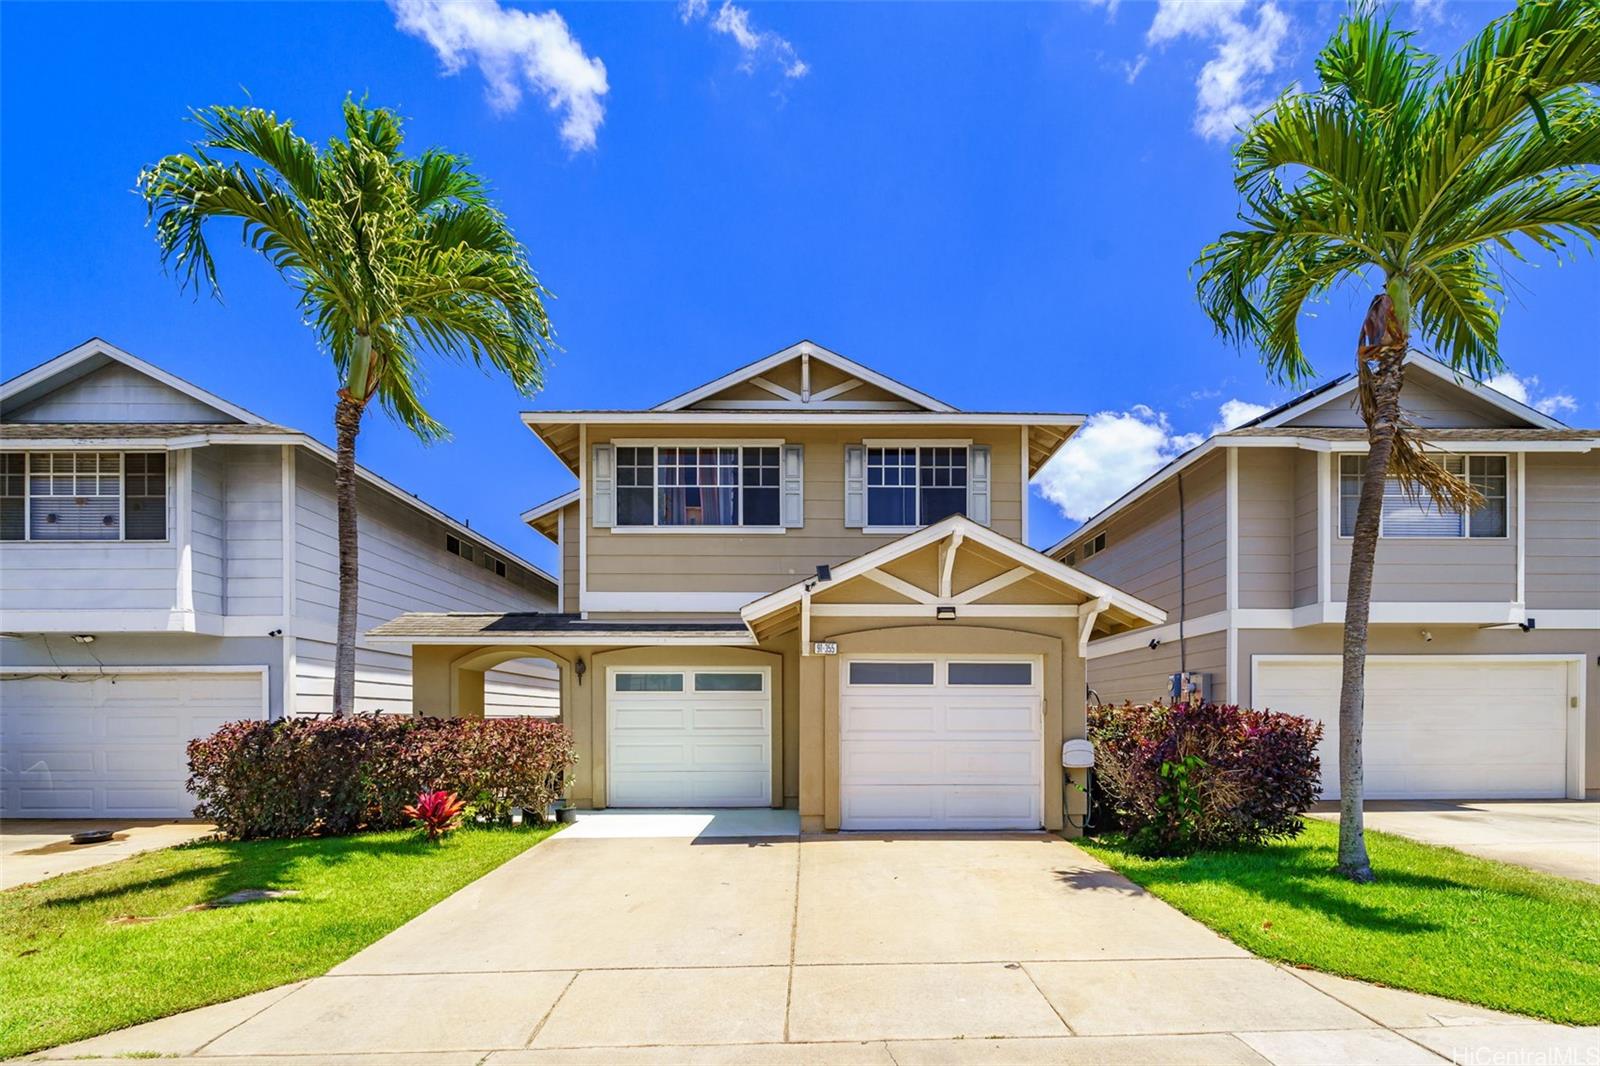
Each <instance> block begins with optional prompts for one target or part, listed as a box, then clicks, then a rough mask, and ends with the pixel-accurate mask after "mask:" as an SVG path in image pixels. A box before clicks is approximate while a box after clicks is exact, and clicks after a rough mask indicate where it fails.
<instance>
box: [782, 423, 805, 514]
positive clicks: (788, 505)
mask: <svg viewBox="0 0 1600 1066" xmlns="http://www.w3.org/2000/svg"><path fill="white" fill-rule="evenodd" d="M805 484H806V450H805V445H803V444H785V445H784V446H783V527H784V528H785V529H799V528H800V527H801V526H803V525H805V524H806V489H805Z"/></svg>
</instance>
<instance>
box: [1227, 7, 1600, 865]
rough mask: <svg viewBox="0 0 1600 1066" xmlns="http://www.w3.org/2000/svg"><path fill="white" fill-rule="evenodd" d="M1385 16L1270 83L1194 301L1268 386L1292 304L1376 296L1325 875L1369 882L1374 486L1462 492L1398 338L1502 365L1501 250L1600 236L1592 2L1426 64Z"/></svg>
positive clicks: (1360, 12) (1345, 33)
mask: <svg viewBox="0 0 1600 1066" xmlns="http://www.w3.org/2000/svg"><path fill="white" fill-rule="evenodd" d="M1410 37H1411V35H1410V34H1408V33H1403V32H1397V31H1396V30H1394V29H1393V28H1392V27H1391V25H1390V22H1389V20H1388V19H1387V17H1382V16H1379V15H1378V14H1376V13H1375V12H1374V11H1373V10H1372V9H1371V8H1370V7H1363V8H1358V9H1357V10H1356V11H1355V12H1354V13H1352V14H1350V15H1349V16H1347V17H1346V18H1345V19H1344V20H1343V21H1342V22H1341V24H1340V26H1339V29H1338V30H1337V31H1336V32H1335V34H1334V35H1333V37H1332V39H1331V40H1329V42H1328V43H1327V45H1326V46H1325V47H1324V48H1323V50H1322V52H1321V54H1320V55H1319V56H1318V58H1317V63H1316V69H1317V73H1318V75H1319V76H1320V80H1321V86H1320V88H1317V89H1315V90H1313V91H1309V92H1295V91H1291V92H1289V93H1286V94H1285V95H1284V96H1283V97H1282V98H1280V99H1279V100H1278V102H1277V103H1276V105H1275V106H1274V107H1273V108H1272V109H1271V110H1270V112H1268V113H1267V114H1265V115H1263V116H1262V117H1261V118H1260V120H1259V121H1258V122H1257V124H1256V125H1254V126H1253V127H1252V128H1251V129H1249V130H1248V131H1247V132H1245V134H1244V137H1243V141H1242V143H1241V144H1240V145H1239V147H1238V149H1237V151H1236V153H1235V179H1234V181H1235V185H1236V186H1237V188H1238V192H1239V196H1240V199H1241V209H1240V212H1239V218H1240V220H1241V221H1242V222H1243V223H1244V227H1243V228H1242V229H1238V230H1233V231H1230V232H1227V233H1224V234H1223V235H1222V236H1221V238H1220V239H1219V240H1217V241H1216V242H1215V243H1214V244H1211V245H1208V246H1207V247H1206V248H1205V249H1204V251H1203V252H1202V253H1201V255H1200V257H1199V259H1198V261H1197V262H1196V264H1195V266H1196V269H1197V270H1198V271H1199V274H1200V276H1199V280H1198V286H1197V287H1198V292H1199V298H1200V303H1201V305H1202V306H1203V307H1204V309H1205V311H1206V313H1207V314H1208V315H1209V316H1210V318H1211V320H1212V322H1213V324H1214V325H1215V326H1216V328H1217V330H1218V331H1219V333H1221V334H1222V335H1223V336H1224V337H1225V338H1227V339H1229V340H1232V341H1233V342H1235V343H1237V344H1240V345H1241V346H1242V345H1245V344H1249V345H1252V346H1255V347H1256V348H1258V350H1259V351H1260V354H1261V359H1262V362H1263V363H1264V364H1265V365H1266V368H1267V370H1268V373H1269V374H1270V375H1271V376H1272V377H1274V378H1275V379H1277V380H1278V381H1280V382H1281V383H1284V384H1291V385H1298V384H1300V383H1302V382H1305V381H1307V380H1309V379H1310V378H1311V376H1312V373H1313V370H1312V366H1311V362H1310V360H1309V359H1308V358H1307V356H1306V354H1305V352H1304V350H1303V349H1302V348H1301V342H1300V315H1301V311H1302V309H1303V308H1304V305H1305V304H1306V302H1307V301H1308V300H1312V299H1316V298H1318V297H1322V296H1324V295H1326V294H1327V293H1328V292H1329V291H1330V290H1332V289H1334V288H1335V287H1340V288H1346V289H1348V288H1353V287H1364V288H1367V289H1368V290H1369V291H1370V290H1372V289H1377V290H1378V291H1377V295H1375V296H1374V297H1373V298H1372V302H1371V305H1370V306H1369V307H1368V309H1367V314H1366V318H1365V321H1364V322H1363V323H1362V325H1361V330H1360V335H1359V340H1358V342H1357V346H1356V368H1357V371H1358V374H1359V382H1360V390H1359V395H1360V398H1361V407H1362V414H1363V416H1364V418H1365V420H1366V425H1367V439H1368V451H1367V466H1366V474H1365V477H1364V478H1363V481H1362V485H1361V496H1360V502H1359V507H1358V510H1357V512H1356V524H1355V533H1354V537H1353V538H1352V541H1351V559H1350V585H1349V589H1348V592H1347V594H1346V597H1345V623H1344V674H1343V679H1342V681H1341V685H1340V691H1339V783H1340V796H1341V799H1340V821H1339V859H1338V863H1339V869H1340V871H1341V872H1343V873H1344V874H1345V875H1346V876H1348V877H1350V878H1352V879H1354V880H1357V881H1370V880H1371V879H1372V877H1373V874H1372V867H1371V863H1370V862H1369V860H1368V858H1367V848H1366V839H1365V835H1364V833H1363V831H1362V811H1361V799H1362V774H1361V722H1362V703H1363V681H1364V674H1365V666H1366V651H1367V619H1368V614H1369V608H1370V605H1371V599H1372V566H1373V556H1374V554H1375V552H1376V550H1377V543H1378V520H1379V516H1380V512H1381V509H1382V500H1383V487H1384V481H1385V479H1386V478H1390V477H1394V478H1398V479H1400V480H1401V482H1402V484H1404V485H1406V486H1407V491H1409V492H1412V493H1413V494H1426V495H1427V496H1430V497H1432V498H1433V499H1434V501H1436V502H1437V503H1438V504H1439V505H1440V506H1446V507H1449V508H1451V509H1454V510H1461V509H1465V508H1470V507H1473V506H1475V505H1480V504H1481V502H1482V500H1481V497H1479V496H1478V495H1477V494H1476V493H1475V492H1474V491H1473V489H1472V487H1471V486H1470V485H1469V484H1467V483H1465V482H1464V481H1462V479H1460V478H1459V477H1455V476H1452V475H1451V474H1449V473H1448V472H1446V471H1445V469H1444V468H1443V467H1442V466H1441V465H1440V464H1438V463H1435V462H1434V461H1432V460H1431V459H1430V458H1429V457H1428V456H1427V454H1426V453H1425V452H1424V450H1423V448H1422V446H1421V442H1420V440H1419V438H1418V437H1417V436H1416V435H1415V434H1414V433H1413V432H1412V430H1413V428H1414V427H1412V426H1411V425H1410V424H1409V423H1408V422H1407V420H1406V416H1405V413H1404V411H1403V409H1402V407H1401V404H1400V388H1401V384H1402V381H1403V372H1404V360H1405V357H1406V355H1407V353H1408V351H1409V350H1410V349H1411V346H1412V344H1413V342H1414V341H1415V342H1417V343H1420V344H1424V345H1427V346H1429V347H1430V348H1431V350H1432V353H1433V354H1434V355H1435V356H1436V357H1438V358H1440V359H1442V360H1444V361H1445V362H1447V363H1449V364H1450V366H1452V367H1453V368H1454V369H1456V370H1457V371H1458V372H1461V373H1465V374H1470V375H1471V376H1473V377H1475V378H1479V379H1482V378H1485V377H1487V376H1488V375H1489V374H1491V373H1493V372H1494V371H1495V370H1497V369H1498V368H1500V367H1501V366H1502V363H1501V360H1500V352H1499V347H1498V341H1497V332H1498V329H1499V324H1500V314H1499V308H1498V305H1497V302H1498V298H1499V296H1500V294H1501V293H1502V291H1503V290H1502V286H1501V268H1502V264H1503V260H1504V258H1505V257H1506V256H1511V257H1514V258H1517V259H1521V258H1522V257H1523V255H1524V254H1525V253H1526V252H1528V251H1530V250H1533V249H1539V250H1542V251H1544V252H1549V253H1554V254H1557V255H1560V254H1563V253H1568V252H1572V251H1574V250H1575V249H1576V248H1578V247H1581V248H1585V249H1589V248H1591V247H1592V243H1591V242H1592V241H1593V239H1594V238H1596V237H1600V177H1596V171H1595V169H1594V168H1595V166H1596V164H1600V102H1597V100H1596V98H1595V96H1594V95H1593V93H1592V90H1593V88H1594V87H1595V85H1596V83H1600V5H1597V4H1596V3H1595V2H1594V0H1548V2H1543V0H1540V2H1528V3H1524V4H1522V5H1521V6H1519V7H1518V8H1517V9H1516V10H1515V11H1513V12H1511V13H1510V14H1508V15H1506V16H1504V17H1503V18H1499V19H1496V20H1495V21H1494V22H1492V23H1490V24H1489V25H1488V26H1487V27H1485V28H1484V30H1483V31H1482V32H1481V33H1480V34H1479V35H1478V36H1477V37H1476V39H1474V40H1473V41H1471V42H1470V43H1469V44H1467V45H1466V46H1465V47H1464V48H1463V49H1462V50H1461V51H1460V52H1459V53H1458V54H1457V55H1456V57H1455V58H1454V59H1453V60H1452V61H1451V62H1450V64H1449V65H1448V66H1447V67H1445V68H1444V69H1443V70H1442V71H1441V70H1440V67H1439V65H1438V63H1437V61H1436V60H1435V59H1434V57H1432V56H1430V55H1428V54H1426V53H1424V52H1422V51H1420V50H1419V49H1417V48H1416V47H1415V46H1414V45H1413V44H1412V43H1411V39H1410Z"/></svg>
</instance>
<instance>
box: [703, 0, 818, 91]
mask: <svg viewBox="0 0 1600 1066" xmlns="http://www.w3.org/2000/svg"><path fill="white" fill-rule="evenodd" d="M707 16H710V21H709V25H710V27H711V29H712V31H713V32H716V33H720V34H722V35H724V36H726V37H732V38H733V41H734V43H735V44H737V45H738V46H739V53H740V59H739V69H740V70H742V71H744V72H745V73H746V74H750V73H754V71H755V69H756V62H757V60H761V59H770V60H772V61H773V62H774V63H776V64H777V65H778V67H779V68H780V69H781V70H782V71H783V76H784V77H786V78H803V77H805V76H806V75H807V74H808V73H810V71H811V67H810V66H809V65H808V64H807V63H806V61H805V60H803V59H801V58H800V54H799V53H798V52H796V51H795V47H794V45H792V44H790V43H789V41H788V40H787V39H785V38H783V37H781V36H779V35H778V34H776V33H773V32H772V31H771V30H758V29H756V28H755V27H754V26H752V25H751V24H750V11H749V9H748V8H743V7H739V6H738V5H737V4H735V3H733V2H732V0H722V6H721V7H719V8H717V10H716V13H715V14H712V13H711V3H710V0H682V3H680V4H679V5H678V17H679V18H680V19H682V20H683V23H684V25H688V24H689V23H691V22H698V21H700V20H702V19H705V18H706V17H707Z"/></svg>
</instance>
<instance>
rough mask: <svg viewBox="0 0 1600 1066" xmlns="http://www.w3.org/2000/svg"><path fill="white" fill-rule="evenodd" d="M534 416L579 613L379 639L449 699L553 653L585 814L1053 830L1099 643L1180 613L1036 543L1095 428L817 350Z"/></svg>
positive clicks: (556, 535)
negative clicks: (402, 652) (571, 483)
mask: <svg viewBox="0 0 1600 1066" xmlns="http://www.w3.org/2000/svg"><path fill="white" fill-rule="evenodd" d="M523 420H524V421H525V422H526V423H527V425H528V427H529V428H530V429H531V430H532V431H533V432H534V433H535V434H536V435H537V436H538V437H539V439H540V440H541V441H543V442H544V444H545V445H546V446H548V447H549V448H550V449H551V451H553V452H554V453H555V454H556V456H557V457H558V458H560V460H561V461H562V462H563V463H564V464H565V465H566V466H567V468H568V469H570V470H571V471H572V472H573V474H574V475H575V476H576V477H577V480H578V486H577V488H576V489H575V490H574V491H572V492H569V493H567V494H566V495H564V496H561V497H559V498H557V499H555V500H552V501H550V502H549V503H547V504H544V505H542V506H540V507H536V508H534V509H533V510H531V511H529V512H527V514H526V515H524V518H525V519H526V520H527V521H528V522H529V523H530V524H531V525H532V526H533V527H534V528H535V529H537V530H539V531H540V532H542V533H544V534H545V535H546V536H548V537H550V538H551V539H552V540H553V541H555V542H556V543H557V544H559V545H560V548H561V559H562V566H561V576H560V593H559V604H560V610H559V612H558V613H553V614H551V613H538V614H533V613H524V612H511V613H499V612H496V613H489V614H477V615H473V614H427V613H415V614H408V615H406V616H404V617H401V618H399V619H396V620H394V621H392V622H390V623H388V624H386V625H383V626H380V627H378V629H376V630H375V631H374V632H373V633H372V634H371V637H372V639H374V640H376V641H382V642H386V643H392V644H395V645H397V646H401V647H405V646H411V647H412V652H413V655H412V662H413V669H414V678H415V680H414V687H415V689H416V691H417V692H418V693H419V694H421V693H427V700H428V703H429V705H430V706H449V707H451V708H452V709H453V710H454V711H455V713H459V714H464V715H471V714H475V713H477V706H478V703H479V700H480V697H479V695H478V693H479V691H480V690H481V686H482V677H483V673H482V671H484V670H486V669H490V668H493V667H496V666H499V665H501V664H503V663H504V662H507V661H511V660H516V659H519V658H522V657H527V656H536V657H546V658H549V659H551V660H554V661H556V662H557V663H559V665H560V667H561V691H562V707H563V714H564V718H565V720H566V721H567V723H568V724H569V725H570V726H571V727H572V729H573V731H574V734H575V737H576V741H577V747H578V755H579V760H578V764H577V768H576V771H575V773H574V776H573V781H572V787H571V797H572V799H573V800H574V801H575V802H576V803H577V804H578V805H580V806H596V807H603V806H613V807H658V806H719V807H720V806H769V805H770V806H779V807H781V806H785V805H788V806H791V807H798V809H799V812H800V816H801V823H802V825H803V826H805V827H806V828H808V829H818V828H828V829H839V828H845V829H887V828H894V829H902V828H912V829H916V828H927V829H934V828H944V829H949V828H956V829H994V828H1038V827H1040V826H1041V825H1042V826H1046V827H1049V828H1052V829H1055V828H1060V827H1061V826H1062V824H1063V817H1062V815H1063V796H1064V794H1065V793H1064V790H1063V787H1062V785H1063V782H1062V766H1061V762H1062V759H1061V745H1062V742H1063V741H1065V740H1067V739H1071V738H1075V737H1082V736H1083V734H1084V727H1085V722H1084V691H1085V689H1084V667H1083V658H1082V647H1083V644H1084V642H1085V641H1086V640H1087V637H1088V635H1089V634H1091V633H1098V634H1102V635H1111V634H1115V633H1119V632H1122V631H1125V630H1127V629H1130V628H1132V627H1135V626H1141V625H1148V624H1153V623H1160V622H1162V621H1164V620H1165V616H1164V614H1163V613H1162V612H1161V611H1159V610H1157V609H1156V608H1154V607H1152V606H1150V605H1149V604H1146V603H1144V602H1142V601H1140V600H1138V599H1136V598H1134V597H1132V596H1129V595H1126V594H1124V593H1122V592H1119V591H1117V590H1115V589H1113V588H1111V587H1110V586H1108V585H1106V584H1104V583H1103V582H1101V581H1098V580H1095V579H1094V578H1090V577H1087V576H1085V575H1083V574H1080V573H1077V572H1075V571H1073V570H1071V569H1069V568H1067V567H1065V566H1063V565H1061V564H1060V563H1058V562H1055V561H1053V560H1051V559H1049V558H1047V557H1045V556H1044V555H1041V554H1040V553H1038V552H1036V551H1034V550H1032V549H1031V548H1029V547H1027V544H1026V539H1027V486H1028V481H1029V479H1030V478H1031V477H1032V476H1033V475H1034V474H1035V473H1037V472H1038V470H1039V468H1040V467H1041V466H1042V465H1043V464H1044V463H1045V462H1046V461H1047V460H1048V459H1049V458H1050V456H1051V455H1053V454H1054V453H1055V452H1056V450H1057V449H1058V448H1059V447H1060V445H1061V444H1062V443H1063V442H1064V441H1065V440H1066V439H1067V438H1068V437H1069V436H1070V435H1071V434H1072V433H1073V432H1074V431H1075V430H1076V429H1077V428H1078V426H1079V425H1080V424H1081V422H1082V418H1081V416H1078V415H1058V414H1039V413H993V412H974V411H961V410H959V409H957V408H955V407H953V406H951V405H950V404H947V403H943V402H941V401H939V400H936V399H934V398H933V397H931V396H928V395H926V394H924V393H922V392H919V391H917V390H916V389H913V388H910V387H909V386H906V385H903V384H901V383H899V382H897V381H893V380H891V379H889V378H887V377H885V376H884V375H882V374H879V373H876V372H875V371H873V370H871V369H869V368H867V367H865V366H862V365H861V364H859V363H855V362H852V361H851V360H849V359H846V358H844V357H842V356H840V355H837V354H836V353H833V352H830V351H828V350H826V349H824V348H822V347H819V346H818V345H815V344H811V343H809V342H803V343H800V344H796V345H794V346H792V347H789V348H786V349H784V350H782V351H780V352H777V353H776V354H774V355H771V356H769V357H767V358H765V359H762V360H759V361H757V362H755V363H752V364H750V365H748V366H746V367H743V368H741V369H739V370H736V371H734V372H732V373H730V374H727V375H725V376H723V377H720V378H718V379H716V380H715V381H712V382H710V383H709V384H707V385H704V386H701V387H700V388H697V389H694V390H692V391H690V392H687V393H684V394H683V395H681V396H677V397H674V398H673V399H670V400H667V401H666V402H664V403H661V404H658V405H656V406H655V407H652V408H649V409H646V410H609V411H606V410H601V411H539V412H534V413H529V414H525V415H524V416H523ZM419 698H421V697H420V695H419ZM1073 795H1074V801H1075V802H1076V798H1077V797H1076V794H1075V793H1074V794H1073Z"/></svg>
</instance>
